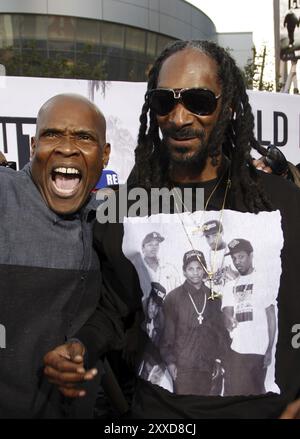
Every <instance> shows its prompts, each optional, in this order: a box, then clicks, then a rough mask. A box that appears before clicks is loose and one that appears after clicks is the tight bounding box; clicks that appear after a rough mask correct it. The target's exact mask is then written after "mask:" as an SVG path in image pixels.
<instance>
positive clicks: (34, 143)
mask: <svg viewBox="0 0 300 439" xmlns="http://www.w3.org/2000/svg"><path fill="white" fill-rule="evenodd" d="M30 144H31V147H30V160H31V159H32V157H33V156H34V153H35V147H36V142H35V137H31V142H30Z"/></svg>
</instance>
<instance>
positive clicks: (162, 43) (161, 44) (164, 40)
mask: <svg viewBox="0 0 300 439" xmlns="http://www.w3.org/2000/svg"><path fill="white" fill-rule="evenodd" d="M171 41H175V39H174V38H169V37H165V36H164V35H157V52H156V53H157V55H159V54H160V53H161V52H162V51H163V49H165V47H166V46H167V45H168V44H169V43H170V42H171Z"/></svg>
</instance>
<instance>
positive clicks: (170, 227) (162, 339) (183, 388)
mask: <svg viewBox="0 0 300 439" xmlns="http://www.w3.org/2000/svg"><path fill="white" fill-rule="evenodd" d="M191 216H192V218H191ZM210 220H217V221H219V220H220V212H219V211H207V212H205V218H203V212H202V211H199V212H198V211H197V212H194V213H193V214H192V215H191V214H190V213H189V212H184V213H181V214H156V215H150V216H145V217H126V218H124V236H123V243H122V250H123V253H124V255H125V256H126V257H127V258H128V259H129V260H130V261H131V262H132V263H133V265H134V266H135V267H136V271H137V273H138V276H139V279H140V285H141V288H142V291H143V294H144V298H143V304H144V311H145V316H146V321H145V323H144V324H142V329H143V331H145V334H146V336H148V342H147V343H146V347H145V352H144V358H143V359H142V361H141V364H140V367H139V372H140V377H141V378H143V379H145V380H148V381H150V382H153V380H154V378H153V377H155V384H157V385H160V386H161V387H165V388H166V389H167V390H169V391H171V392H174V393H177V394H194V395H221V396H222V395H225V394H226V391H225V393H223V390H222V389H224V388H225V389H226V373H227V376H229V373H230V374H231V376H230V379H231V383H232V382H233V384H234V385H236V380H234V376H233V374H234V373H238V372H235V370H237V368H236V367H234V366H236V363H235V364H233V363H232V364H231V361H236V360H237V359H236V360H233V359H232V358H231V357H230V356H228V354H227V352H228V351H230V348H231V352H233V351H235V352H236V353H238V355H239V354H240V355H241V360H242V361H246V362H247V359H246V357H243V355H245V354H247V355H249V353H250V355H251V354H252V353H253V354H259V355H262V356H264V355H265V353H266V349H267V344H268V323H267V315H266V310H268V309H270V307H271V309H272V313H273V315H274V319H273V333H275V337H274V342H273V346H272V350H271V359H270V361H269V362H268V365H267V370H266V374H265V378H264V377H263V378H262V379H263V383H262V384H261V386H260V387H261V388H262V389H265V390H262V392H261V393H264V392H269V391H272V392H275V393H279V388H278V386H277V384H276V382H275V353H276V344H277V327H278V324H277V301H276V298H277V296H278V291H279V284H280V276H281V257H280V256H281V250H282V247H283V232H282V228H281V215H280V212H279V211H273V212H260V213H258V214H251V213H242V212H236V211H232V210H226V209H225V210H224V212H223V217H222V226H223V240H224V242H225V243H230V241H232V240H238V239H242V240H247V241H248V242H249V243H251V246H252V247H253V267H254V269H255V271H254V272H253V274H252V275H251V276H242V275H240V276H238V271H237V269H236V267H235V266H234V264H233V261H232V258H231V256H230V254H229V252H228V249H227V253H224V252H223V251H222V252H220V255H219V254H218V255H216V258H217V263H216V265H215V266H218V267H219V265H221V266H222V267H223V268H224V267H226V269H227V270H229V272H230V275H231V274H236V275H237V277H236V278H235V279H234V280H230V278H229V279H227V280H226V282H223V283H220V285H219V287H220V290H219V291H220V293H222V295H223V299H220V298H219V299H215V300H210V295H211V289H210V284H209V282H207V278H206V274H205V273H204V275H203V278H202V284H201V285H200V288H199V285H197V286H196V287H194V286H193V282H194V281H195V279H196V281H197V276H199V273H198V272H199V267H197V263H195V258H194V261H193V264H191V266H190V267H186V266H185V265H184V257H185V254H186V253H188V252H191V251H192V250H197V251H199V252H201V253H202V254H203V256H204V259H205V263H206V266H207V269H208V270H210V269H211V261H210V259H211V258H213V256H214V255H210V248H209V246H208V244H207V241H206V238H205V236H204V235H203V233H197V234H195V233H193V231H194V230H195V223H197V224H199V226H201V225H202V224H203V222H204V221H210ZM182 223H183V224H184V226H185V230H184V228H183V225H182ZM153 232H156V233H157V234H160V235H161V236H162V237H163V238H164V240H163V242H161V243H160V246H159V252H158V260H159V261H160V262H159V263H160V265H161V267H163V266H164V267H169V268H170V269H167V268H166V269H165V270H164V271H163V272H162V273H164V274H166V276H165V275H162V276H161V277H160V278H159V279H158V278H157V277H155V276H154V275H153V273H152V271H153V270H152V271H151V269H149V267H147V266H146V265H145V261H144V259H143V257H142V253H141V249H142V243H143V240H144V239H145V236H147V235H148V234H151V233H153ZM187 233H188V235H189V238H190V239H188V237H187ZM219 256H220V258H219ZM219 259H220V260H219ZM196 262H197V261H196ZM171 268H172V269H171ZM197 270H198V271H197ZM189 277H190V278H189ZM233 277H234V276H233ZM153 282H155V285H153ZM150 298H151V300H150ZM154 302H155V305H154ZM155 306H156V311H155V312H156V318H155V328H154V329H153V330H152V332H151V334H154V335H155V336H154V335H152V337H150V336H149V330H150V329H151V328H150V327H149V322H150V321H151V313H152V314H153V309H154V307H155ZM225 307H227V309H228V308H230V307H231V308H232V313H233V314H234V318H233V321H234V322H235V327H234V328H231V330H230V331H229V330H228V328H227V327H226V325H225V323H224V321H225V313H224V308H225ZM158 316H159V318H158ZM199 316H201V318H200V317H199ZM147 324H148V327H147ZM153 324H154V322H153ZM147 331H148V334H147ZM274 331H275V332H274ZM226 347H228V349H227V348H226ZM244 358H245V359H244ZM255 358H256V357H255ZM255 361H256V360H255V359H254V360H253V363H254V366H255ZM231 366H232V367H231ZM226 368H227V370H226ZM154 371H155V373H154ZM244 373H245V374H247V373H248V372H244ZM249 374H250V372H249ZM254 375H255V374H253V372H251V376H252V377H253V376H254ZM166 377H167V379H166ZM243 379H244V380H247V376H243ZM166 381H167V383H168V384H167V385H165V384H164V382H166ZM250 381H251V380H250V375H249V382H250ZM253 389H254V387H253ZM250 393H253V394H254V393H255V394H257V391H253V392H252V391H251V385H250V389H248V390H247V394H250ZM236 394H243V393H242V392H239V391H237V393H236Z"/></svg>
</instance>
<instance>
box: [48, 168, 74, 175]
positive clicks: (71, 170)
mask: <svg viewBox="0 0 300 439" xmlns="http://www.w3.org/2000/svg"><path fill="white" fill-rule="evenodd" d="M54 172H59V173H60V174H78V175H79V174H80V172H79V171H78V169H75V168H55V169H54Z"/></svg>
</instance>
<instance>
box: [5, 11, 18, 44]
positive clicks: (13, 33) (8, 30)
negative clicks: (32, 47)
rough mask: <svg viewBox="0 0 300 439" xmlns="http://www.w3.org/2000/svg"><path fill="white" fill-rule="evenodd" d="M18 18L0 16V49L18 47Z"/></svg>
mask: <svg viewBox="0 0 300 439" xmlns="http://www.w3.org/2000/svg"><path fill="white" fill-rule="evenodd" d="M19 38H20V35H19V16H18V15H9V14H0V48H2V47H12V46H19Z"/></svg>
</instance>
